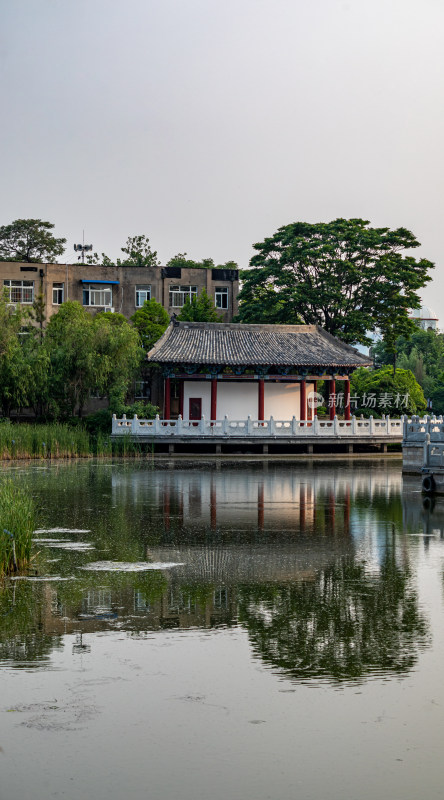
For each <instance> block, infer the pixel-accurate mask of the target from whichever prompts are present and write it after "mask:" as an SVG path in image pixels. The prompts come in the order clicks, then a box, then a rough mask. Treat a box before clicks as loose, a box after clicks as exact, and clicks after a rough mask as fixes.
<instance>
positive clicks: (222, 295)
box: [214, 286, 228, 308]
mask: <svg viewBox="0 0 444 800" xmlns="http://www.w3.org/2000/svg"><path fill="white" fill-rule="evenodd" d="M214 305H215V306H216V308H228V288H227V287H226V286H216V290H215V293H214Z"/></svg>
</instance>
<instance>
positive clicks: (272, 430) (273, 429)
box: [269, 417, 276, 436]
mask: <svg viewBox="0 0 444 800" xmlns="http://www.w3.org/2000/svg"><path fill="white" fill-rule="evenodd" d="M275 433H276V426H275V423H274V419H273V417H270V427H269V434H270V436H274V435H275Z"/></svg>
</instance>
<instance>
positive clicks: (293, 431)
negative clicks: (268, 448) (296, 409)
mask: <svg viewBox="0 0 444 800" xmlns="http://www.w3.org/2000/svg"><path fill="white" fill-rule="evenodd" d="M404 425H405V423H404V420H403V419H390V417H388V416H387V417H382V418H381V419H379V418H377V419H375V418H373V417H369V418H368V419H364V418H363V417H352V418H351V419H350V420H344V419H339V418H338V417H335V418H334V420H324V419H318V417H315V418H314V419H313V420H310V421H302V420H299V419H296V417H293V418H292V419H290V420H277V419H274V418H273V417H270V418H269V419H266V420H256V419H252V418H251V417H248V418H247V419H243V420H233V419H228V417H224V419H222V420H207V419H205V417H202V418H201V419H200V420H183V419H182V418H181V417H180V416H179V417H178V419H173V420H164V419H160V418H159V416H156V418H155V419H139V418H138V417H137V416H134V417H133V418H132V419H127V418H126V416H125V415H123V417H122V418H121V419H117V417H116V415H115V414H114V415H113V420H112V435H113V436H124V435H128V434H129V435H131V436H141V437H150V438H151V437H152V438H166V437H171V436H176V437H187V438H188V437H199V438H201V437H202V436H203V437H205V438H221V437H223V438H227V439H232V438H252V439H256V438H257V439H263V438H273V439H279V438H283V437H287V438H288V437H297V438H308V437H313V436H315V437H319V438H324V437H325V438H329V437H330V438H332V437H334V438H338V437H350V436H352V437H362V436H365V437H384V438H387V439H390V438H392V437H393V438H397V439H398V440H399V439H400V437H401V436H402V435H403V431H404Z"/></svg>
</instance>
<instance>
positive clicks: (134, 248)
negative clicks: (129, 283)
mask: <svg viewBox="0 0 444 800" xmlns="http://www.w3.org/2000/svg"><path fill="white" fill-rule="evenodd" d="M120 250H121V251H122V253H123V254H124V256H123V258H117V259H116V260H115V261H113V260H112V259H111V258H109V256H107V255H106V254H105V253H102V257H101V259H100V258H99V255H98V254H97V253H93V255H92V256H88V257H87V259H86V260H87V262H88V264H99V263H100V264H103V265H104V266H111V265H116V266H117V267H157V266H159V265H160V261H159V259H158V258H157V252H156V250H152V249H151V245H150V240H149V239H148V237H147V236H145V235H143V234H140V235H137V236H128V238H127V240H126V243H125V245H124V247H121V248H120Z"/></svg>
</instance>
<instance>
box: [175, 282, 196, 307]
mask: <svg viewBox="0 0 444 800" xmlns="http://www.w3.org/2000/svg"><path fill="white" fill-rule="evenodd" d="M195 295H197V286H170V306H172V307H173V308H182V307H183V306H184V305H185V303H186V302H187V300H190V301H191V299H192V298H193V297H194V296H195Z"/></svg>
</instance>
